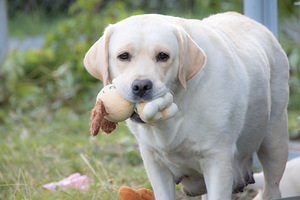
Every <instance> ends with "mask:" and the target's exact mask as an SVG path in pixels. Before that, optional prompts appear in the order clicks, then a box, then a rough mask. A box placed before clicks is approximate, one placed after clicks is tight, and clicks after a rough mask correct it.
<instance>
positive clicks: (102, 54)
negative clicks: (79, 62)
mask: <svg viewBox="0 0 300 200" xmlns="http://www.w3.org/2000/svg"><path fill="white" fill-rule="evenodd" d="M112 32H113V31H112V27H111V26H109V27H107V28H106V29H105V31H104V34H103V36H102V37H101V38H100V39H99V40H98V41H97V42H96V43H95V44H94V45H93V46H92V47H91V48H90V49H89V50H88V52H87V53H86V54H85V57H84V59H83V63H84V66H85V68H86V70H87V71H88V72H89V73H90V74H91V75H93V76H94V77H96V78H98V79H100V80H101V81H102V82H103V85H107V84H109V82H111V80H110V75H109V61H108V56H109V55H108V45H109V40H110V37H111V35H112Z"/></svg>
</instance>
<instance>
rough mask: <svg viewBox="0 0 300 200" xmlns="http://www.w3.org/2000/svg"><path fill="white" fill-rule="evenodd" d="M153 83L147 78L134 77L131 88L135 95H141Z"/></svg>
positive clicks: (150, 87)
mask: <svg viewBox="0 0 300 200" xmlns="http://www.w3.org/2000/svg"><path fill="white" fill-rule="evenodd" d="M152 86H153V83H152V81H151V80H149V79H135V80H134V81H133V82H132V85H131V88H132V91H133V93H134V94H135V95H137V96H139V97H143V96H144V95H145V94H146V93H147V92H148V91H150V90H151V89H152Z"/></svg>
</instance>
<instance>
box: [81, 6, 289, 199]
mask: <svg viewBox="0 0 300 200" xmlns="http://www.w3.org/2000/svg"><path fill="white" fill-rule="evenodd" d="M84 65H85V67H86V69H87V71H88V72H90V73H91V74H92V75H93V76H95V77H97V78H99V79H101V80H102V81H103V83H104V84H108V83H111V82H113V83H114V84H115V85H116V86H117V88H118V90H119V92H120V93H121V95H122V96H123V97H125V98H127V99H128V100H130V101H133V102H139V101H149V100H152V99H155V98H157V97H160V96H162V95H164V94H165V93H166V92H167V91H171V93H173V94H174V102H175V103H176V104H177V106H178V108H179V112H178V113H177V114H176V116H175V117H173V118H171V119H168V120H165V121H161V122H158V123H156V124H154V125H148V124H145V123H143V122H142V121H141V120H140V119H139V116H138V115H137V114H135V115H133V116H132V117H131V119H129V120H127V124H128V126H129V128H130V130H131V132H132V133H133V134H134V135H135V137H136V138H137V140H138V142H139V145H140V151H141V155H142V158H143V161H144V165H145V168H146V171H147V174H148V177H149V179H150V182H151V185H152V187H153V190H154V194H155V197H156V199H157V200H174V199H175V183H176V184H179V183H182V185H183V191H184V192H185V193H186V194H187V195H188V196H197V195H202V194H206V193H207V195H206V196H205V198H208V199H210V200H220V199H223V200H228V199H231V193H232V192H240V191H242V190H243V188H244V187H245V186H246V185H247V184H249V183H253V182H254V180H253V176H252V170H251V166H252V155H253V153H256V152H257V154H258V157H259V159H260V162H261V164H262V166H263V170H264V175H265V180H266V181H265V185H264V190H263V195H262V196H263V199H269V198H271V199H272V198H279V197H280V191H279V182H280V179H281V177H282V174H283V171H284V167H285V163H286V160H287V155H288V133H287V112H286V107H287V103H288V94H289V90H288V77H289V70H288V61H287V57H286V55H285V53H284V51H283V50H282V48H281V46H280V45H279V43H278V42H277V40H276V38H275V37H274V36H273V35H272V33H271V32H269V31H268V30H267V29H266V28H265V27H264V26H262V25H260V24H258V23H256V22H254V21H252V20H250V19H248V18H247V17H244V16H243V15H240V14H237V13H232V12H229V13H224V14H217V15H213V16H210V17H208V18H206V19H203V20H188V19H182V18H177V17H170V16H163V15H156V14H147V15H139V16H133V17H130V18H127V19H125V20H123V21H120V22H119V23H116V24H114V25H110V26H108V27H107V28H106V30H105V32H104V35H103V36H102V37H101V38H100V39H99V40H98V41H97V42H96V43H95V44H94V45H93V46H92V47H91V48H90V50H89V51H88V52H87V54H86V56H85V58H84Z"/></svg>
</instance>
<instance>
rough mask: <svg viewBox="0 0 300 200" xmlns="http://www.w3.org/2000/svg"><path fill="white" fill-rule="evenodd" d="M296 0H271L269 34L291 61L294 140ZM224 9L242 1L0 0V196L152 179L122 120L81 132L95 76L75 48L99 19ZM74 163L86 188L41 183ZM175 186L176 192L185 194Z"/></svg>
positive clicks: (299, 32) (100, 193) (294, 134)
mask: <svg viewBox="0 0 300 200" xmlns="http://www.w3.org/2000/svg"><path fill="white" fill-rule="evenodd" d="M5 5H6V6H5ZM297 5H299V4H297V3H295V1H294V0H278V40H279V42H280V43H281V45H282V47H283V49H284V50H285V52H286V53H287V55H288V58H289V62H290V75H291V77H290V102H289V107H288V111H289V132H290V138H291V140H295V141H297V140H299V139H300V136H299V135H300V14H299V6H297ZM225 11H236V12H240V13H243V1H241V0H231V1H230V0H223V1H219V0H186V1H183V0H152V1H147V0H136V1H131V0H123V1H118V0H89V1H86V0H61V1H52V0H27V1H24V0H6V4H5V0H0V25H2V28H0V35H1V38H5V40H4V42H2V43H1V44H0V46H1V55H4V51H3V49H4V47H7V48H6V49H7V51H6V52H7V53H6V54H5V57H4V56H0V59H1V60H0V136H1V139H0V200H2V199H54V198H55V199H117V190H118V188H119V187H120V186H121V185H128V186H130V187H134V188H139V187H147V188H151V186H150V183H149V181H148V179H147V176H146V174H145V171H144V168H143V165H142V161H141V158H140V156H139V152H138V147H137V144H136V141H135V139H134V137H133V136H132V135H131V134H130V133H129V132H128V130H127V127H126V125H125V124H124V123H121V124H120V126H119V128H118V129H117V131H116V132H114V133H113V134H112V135H109V136H107V135H104V134H100V135H99V136H97V137H96V138H91V137H90V135H89V117H90V110H91V109H92V108H93V106H94V103H95V99H96V95H97V93H98V92H99V91H100V89H101V88H102V83H101V82H100V81H99V80H97V79H95V78H93V77H92V76H91V75H90V74H88V73H87V71H86V70H85V68H84V66H83V63H82V60H83V57H84V55H85V53H86V52H87V50H88V49H89V48H90V47H91V45H92V44H93V43H94V42H95V41H96V40H97V39H98V38H99V37H100V36H101V35H102V33H103V30H104V28H105V27H106V26H107V25H108V24H113V23H116V22H118V21H120V20H122V19H124V18H126V17H129V16H131V15H136V14H142V13H161V14H168V15H174V16H179V17H186V18H197V19H202V18H204V17H207V16H209V15H211V14H214V13H219V12H225ZM5 12H6V14H5ZM3 24H4V25H5V24H7V37H5V35H6V30H5V29H4V28H3V27H4V26H3ZM0 41H3V40H0ZM5 43H6V46H5ZM74 172H80V173H82V174H87V175H88V176H89V177H90V189H89V191H88V192H87V191H78V190H75V189H73V190H72V189H70V190H65V191H57V192H49V191H47V190H46V189H43V188H42V185H43V184H45V183H48V182H52V181H58V180H61V179H62V178H64V177H66V176H68V175H70V174H72V173H74ZM177 190H178V194H177V198H178V199H184V197H183V196H182V195H181V193H180V189H179V188H177ZM253 194H254V193H253V192H252V191H249V192H246V193H245V195H244V194H243V195H240V196H236V197H234V198H236V199H247V198H250V197H251V196H253ZM194 199H196V198H194Z"/></svg>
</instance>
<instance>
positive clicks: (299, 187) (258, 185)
mask: <svg viewBox="0 0 300 200" xmlns="http://www.w3.org/2000/svg"><path fill="white" fill-rule="evenodd" d="M299 170H300V157H298V158H295V159H293V160H290V161H289V162H287V164H286V167H285V171H284V173H283V176H282V179H281V181H280V191H281V195H282V197H293V196H300V171H299ZM254 178H255V184H253V185H249V186H247V188H248V189H253V190H257V191H258V194H257V195H256V196H255V198H254V199H253V200H262V199H263V198H262V194H263V186H264V174H263V172H260V173H255V174H254Z"/></svg>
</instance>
